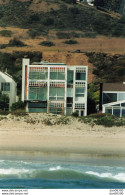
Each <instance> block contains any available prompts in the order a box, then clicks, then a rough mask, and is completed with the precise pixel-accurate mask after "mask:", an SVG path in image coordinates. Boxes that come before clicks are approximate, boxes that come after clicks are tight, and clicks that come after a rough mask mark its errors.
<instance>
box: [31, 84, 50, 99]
mask: <svg viewBox="0 0 125 195" xmlns="http://www.w3.org/2000/svg"><path fill="white" fill-rule="evenodd" d="M29 99H30V100H42V101H46V100H47V87H40V88H39V87H30V88H29Z"/></svg>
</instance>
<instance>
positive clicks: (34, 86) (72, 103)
mask: <svg viewBox="0 0 125 195" xmlns="http://www.w3.org/2000/svg"><path fill="white" fill-rule="evenodd" d="M87 75H88V67H87V66H67V65H66V64H64V63H48V62H39V63H32V64H30V60H29V59H23V62H22V101H24V102H25V103H26V111H27V112H45V113H54V114H62V115H71V114H72V113H73V112H77V113H78V114H79V116H86V115H87V77H88V76H87Z"/></svg>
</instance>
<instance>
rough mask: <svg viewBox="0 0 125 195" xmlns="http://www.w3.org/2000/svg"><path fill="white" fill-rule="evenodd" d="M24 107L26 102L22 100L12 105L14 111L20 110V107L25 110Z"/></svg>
mask: <svg viewBox="0 0 125 195" xmlns="http://www.w3.org/2000/svg"><path fill="white" fill-rule="evenodd" d="M24 108H25V103H24V102H22V101H19V102H16V103H14V104H12V106H11V110H12V111H15V110H19V109H21V110H24Z"/></svg>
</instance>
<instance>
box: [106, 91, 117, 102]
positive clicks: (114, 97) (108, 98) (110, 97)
mask: <svg viewBox="0 0 125 195" xmlns="http://www.w3.org/2000/svg"><path fill="white" fill-rule="evenodd" d="M116 101H117V93H103V104H107V103H110V102H116Z"/></svg>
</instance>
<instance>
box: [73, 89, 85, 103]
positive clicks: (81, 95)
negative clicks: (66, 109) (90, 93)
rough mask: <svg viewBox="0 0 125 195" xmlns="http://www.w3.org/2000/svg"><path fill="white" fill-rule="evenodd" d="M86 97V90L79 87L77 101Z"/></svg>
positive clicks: (76, 93) (76, 94)
mask: <svg viewBox="0 0 125 195" xmlns="http://www.w3.org/2000/svg"><path fill="white" fill-rule="evenodd" d="M84 96H85V88H81V87H78V88H76V90H75V100H76V101H79V100H81V99H83V97H84Z"/></svg>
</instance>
